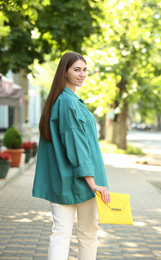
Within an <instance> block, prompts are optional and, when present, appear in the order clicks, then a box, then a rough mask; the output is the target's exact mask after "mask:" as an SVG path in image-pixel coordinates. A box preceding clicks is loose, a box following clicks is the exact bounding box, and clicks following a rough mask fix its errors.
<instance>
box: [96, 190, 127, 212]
mask: <svg viewBox="0 0 161 260" xmlns="http://www.w3.org/2000/svg"><path fill="white" fill-rule="evenodd" d="M96 195H98V196H99V197H100V198H101V200H102V196H101V193H100V192H98V191H96ZM110 197H111V201H110V202H109V203H105V204H106V205H107V206H108V207H109V208H110V209H111V210H117V211H121V210H122V209H124V208H125V207H126V205H127V204H128V202H129V200H130V195H128V194H121V193H114V192H110ZM102 202H103V201H102ZM103 203H104V202H103Z"/></svg>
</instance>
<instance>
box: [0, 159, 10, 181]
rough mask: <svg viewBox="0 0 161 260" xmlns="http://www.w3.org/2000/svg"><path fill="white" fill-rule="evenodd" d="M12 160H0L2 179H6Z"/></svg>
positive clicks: (0, 175) (0, 176) (0, 177)
mask: <svg viewBox="0 0 161 260" xmlns="http://www.w3.org/2000/svg"><path fill="white" fill-rule="evenodd" d="M10 163H11V160H0V179H4V178H5V177H6V175H7V173H8V170H9V168H10Z"/></svg>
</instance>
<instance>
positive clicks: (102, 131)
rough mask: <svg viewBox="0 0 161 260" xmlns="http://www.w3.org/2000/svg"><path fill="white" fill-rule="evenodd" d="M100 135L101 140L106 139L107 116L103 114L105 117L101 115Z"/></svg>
mask: <svg viewBox="0 0 161 260" xmlns="http://www.w3.org/2000/svg"><path fill="white" fill-rule="evenodd" d="M99 123H100V137H99V139H100V140H104V139H105V132H106V131H105V129H106V127H105V126H106V116H103V117H101V119H100V122H99Z"/></svg>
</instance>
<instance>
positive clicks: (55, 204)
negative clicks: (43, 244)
mask: <svg viewBox="0 0 161 260" xmlns="http://www.w3.org/2000/svg"><path fill="white" fill-rule="evenodd" d="M86 69H87V67H86V61H85V59H84V58H83V57H82V56H81V55H80V54H78V53H75V52H67V53H65V54H64V55H63V56H62V58H61V60H60V62H59V65H58V68H57V71H56V74H55V77H54V81H53V84H52V87H51V90H50V93H49V95H48V97H47V100H46V102H45V104H44V108H43V111H42V115H41V119H40V124H39V130H40V142H39V150H38V157H37V165H36V173H35V179H34V186H33V196H35V197H39V198H43V199H46V200H48V201H50V202H51V209H52V216H53V227H52V232H53V233H52V235H51V237H50V245H49V254H48V259H49V260H66V259H67V258H68V252H69V245H70V238H71V235H72V228H73V222H74V216H75V210H77V219H78V227H77V233H78V259H79V260H94V259H96V252H97V206H96V199H95V191H99V192H100V193H101V195H102V199H103V201H104V202H105V203H108V202H110V194H109V191H108V184H107V179H106V172H105V169H104V164H103V160H102V156H101V152H100V148H99V144H98V140H97V131H96V124H95V119H94V116H93V114H92V113H90V112H89V111H88V109H87V108H86V107H85V105H84V104H83V101H82V100H81V99H80V98H79V97H78V96H76V94H75V91H76V86H79V87H81V86H82V84H83V82H84V80H85V78H86Z"/></svg>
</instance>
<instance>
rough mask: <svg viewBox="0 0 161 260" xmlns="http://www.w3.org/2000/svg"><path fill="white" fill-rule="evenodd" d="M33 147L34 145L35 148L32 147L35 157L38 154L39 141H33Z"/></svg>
mask: <svg viewBox="0 0 161 260" xmlns="http://www.w3.org/2000/svg"><path fill="white" fill-rule="evenodd" d="M32 147H33V149H32V157H35V156H36V154H37V150H38V145H37V142H35V141H34V142H32Z"/></svg>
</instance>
